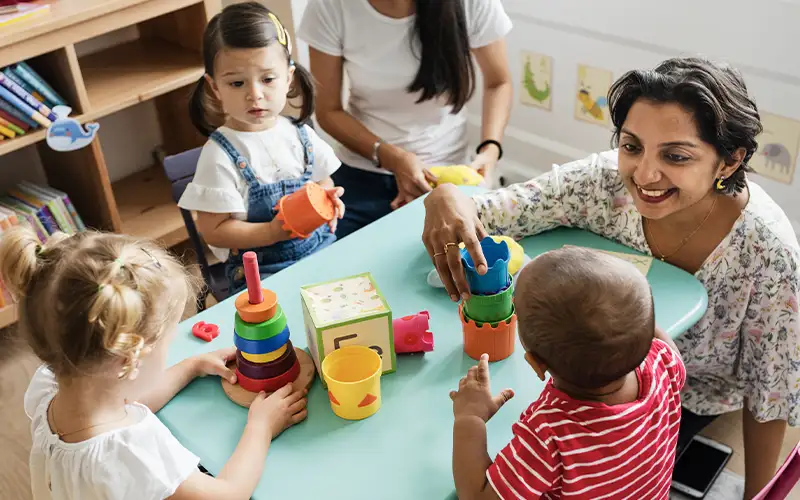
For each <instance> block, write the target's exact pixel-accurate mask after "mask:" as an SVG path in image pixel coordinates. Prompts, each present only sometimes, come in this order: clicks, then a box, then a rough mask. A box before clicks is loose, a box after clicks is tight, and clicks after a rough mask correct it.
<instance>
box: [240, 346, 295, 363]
mask: <svg viewBox="0 0 800 500" xmlns="http://www.w3.org/2000/svg"><path fill="white" fill-rule="evenodd" d="M289 344H291V341H289V342H287V343H285V344H284V345H282V346H280V347H279V348H277V349H275V350H274V351H272V352H268V353H266V354H250V353H249V352H242V351H239V354H241V355H242V357H243V358H244V359H246V360H247V361H251V362H253V363H269V362H270V361H275V360H276V359H278V358H280V357H281V356H283V353H285V352H286V346H287V345H289Z"/></svg>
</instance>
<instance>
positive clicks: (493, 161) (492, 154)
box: [470, 144, 500, 179]
mask: <svg viewBox="0 0 800 500" xmlns="http://www.w3.org/2000/svg"><path fill="white" fill-rule="evenodd" d="M499 153H500V150H499V149H497V146H495V145H494V144H488V145H487V146H486V147H484V148H483V151H481V152H480V153H479V154H478V156H476V157H475V159H474V160H472V164H471V165H470V166H471V167H472V168H473V169H474V170H477V171H478V173H479V174H481V175H482V176H483V177H484V178H486V179H488V178H489V177H491V175H492V173H493V172H494V169H495V167H496V166H497V160H498V155H499Z"/></svg>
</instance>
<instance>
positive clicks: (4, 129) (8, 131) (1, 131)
mask: <svg viewBox="0 0 800 500" xmlns="http://www.w3.org/2000/svg"><path fill="white" fill-rule="evenodd" d="M0 134H3V135H4V136H6V137H8V138H9V139H13V138H14V137H16V136H17V133H16V132H14V131H13V130H11V129H10V128H8V127H6V126H4V125H2V124H0Z"/></svg>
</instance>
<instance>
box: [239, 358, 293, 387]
mask: <svg viewBox="0 0 800 500" xmlns="http://www.w3.org/2000/svg"><path fill="white" fill-rule="evenodd" d="M299 375H300V360H298V359H297V358H295V362H294V364H293V365H292V367H291V368H289V370H288V371H286V372H284V373H282V374H280V375H278V376H277V377H273V378H268V379H263V380H257V379H252V378H249V377H246V376H244V375H242V373H241V372H240V371H239V369H238V368H237V369H236V378H237V380H238V383H239V385H240V386H241V387H242V389H244V390H246V391H250V392H261V391H264V392H275V391H277V390H278V389H280V388H281V387H283V386H284V385H286V384H288V383H289V382H294V380H295V379H296V378H297V377H298V376H299Z"/></svg>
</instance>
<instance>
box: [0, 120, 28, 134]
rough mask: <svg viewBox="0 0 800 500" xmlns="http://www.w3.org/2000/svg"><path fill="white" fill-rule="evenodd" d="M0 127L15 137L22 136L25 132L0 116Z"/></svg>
mask: <svg viewBox="0 0 800 500" xmlns="http://www.w3.org/2000/svg"><path fill="white" fill-rule="evenodd" d="M0 125H2V126H3V127H6V128H7V129H9V130H11V131H12V132H14V133H15V134H16V135H24V134H25V131H24V130H22V129H21V128H19V127H17V126H16V125H15V124H13V123H11V122H10V121H8V120H6V119H5V118H3V117H2V116H0Z"/></svg>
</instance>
